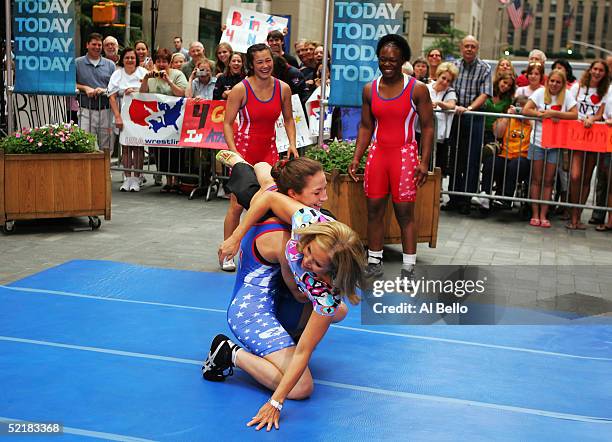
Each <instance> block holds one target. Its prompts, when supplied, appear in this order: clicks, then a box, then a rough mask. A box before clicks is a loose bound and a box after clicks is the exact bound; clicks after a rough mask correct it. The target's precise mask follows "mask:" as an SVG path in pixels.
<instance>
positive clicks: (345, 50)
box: [333, 43, 376, 61]
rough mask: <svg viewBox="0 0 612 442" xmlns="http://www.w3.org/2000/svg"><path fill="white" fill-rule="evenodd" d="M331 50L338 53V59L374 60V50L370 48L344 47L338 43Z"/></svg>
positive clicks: (359, 46) (360, 46)
mask: <svg viewBox="0 0 612 442" xmlns="http://www.w3.org/2000/svg"><path fill="white" fill-rule="evenodd" d="M333 48H334V49H336V50H337V51H338V54H339V57H340V58H342V59H345V60H349V61H354V60H363V61H371V60H376V49H374V48H373V47H372V46H363V45H345V44H341V43H338V44H334V45H333Z"/></svg>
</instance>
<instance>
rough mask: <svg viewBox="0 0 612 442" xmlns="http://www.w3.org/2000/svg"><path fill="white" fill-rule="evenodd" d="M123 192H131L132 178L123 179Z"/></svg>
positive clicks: (121, 188)
mask: <svg viewBox="0 0 612 442" xmlns="http://www.w3.org/2000/svg"><path fill="white" fill-rule="evenodd" d="M119 190H120V191H121V192H127V191H129V190H130V177H125V178H124V179H123V184H122V185H121V187H120V188H119Z"/></svg>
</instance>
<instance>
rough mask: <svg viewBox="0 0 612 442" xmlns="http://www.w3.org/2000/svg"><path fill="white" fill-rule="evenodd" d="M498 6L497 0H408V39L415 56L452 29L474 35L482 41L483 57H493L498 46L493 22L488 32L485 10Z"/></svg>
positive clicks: (405, 34)
mask: <svg viewBox="0 0 612 442" xmlns="http://www.w3.org/2000/svg"><path fill="white" fill-rule="evenodd" d="M496 4H499V2H498V1H496V0H469V1H466V0H451V1H444V0H425V1H421V0H404V36H405V37H406V39H407V40H408V43H409V44H410V48H411V49H412V52H413V57H416V56H419V55H421V54H422V53H423V52H424V51H425V50H426V49H427V48H428V47H430V46H431V45H432V43H433V42H434V41H435V40H436V39H437V38H440V37H444V35H445V33H444V31H443V29H444V28H445V27H452V28H456V29H459V30H461V31H463V32H465V33H466V34H471V35H474V36H475V37H476V38H477V39H478V40H479V41H480V48H481V57H483V58H490V56H491V55H492V54H493V50H494V49H495V46H496V43H495V41H494V38H493V37H494V35H492V34H494V33H492V32H490V30H491V27H490V24H491V23H490V22H488V24H487V29H485V21H484V18H485V17H486V14H485V10H486V11H489V10H491V9H493V10H495V9H496ZM494 16H495V15H494Z"/></svg>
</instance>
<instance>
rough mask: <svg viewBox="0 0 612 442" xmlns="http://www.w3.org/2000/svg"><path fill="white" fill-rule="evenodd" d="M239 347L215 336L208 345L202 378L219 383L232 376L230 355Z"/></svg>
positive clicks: (232, 368)
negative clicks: (208, 350)
mask: <svg viewBox="0 0 612 442" xmlns="http://www.w3.org/2000/svg"><path fill="white" fill-rule="evenodd" d="M240 348H241V347H240V346H238V345H236V344H234V343H233V342H232V341H231V339H230V338H228V337H227V336H225V335H217V336H215V339H213V341H212V344H211V345H210V352H209V353H208V356H207V357H206V360H205V361H204V365H202V376H203V377H204V379H206V380H207V381H214V382H220V381H224V380H225V378H226V377H228V376H231V375H233V374H234V364H232V355H233V354H234V353H236V352H237V351H238V350H240Z"/></svg>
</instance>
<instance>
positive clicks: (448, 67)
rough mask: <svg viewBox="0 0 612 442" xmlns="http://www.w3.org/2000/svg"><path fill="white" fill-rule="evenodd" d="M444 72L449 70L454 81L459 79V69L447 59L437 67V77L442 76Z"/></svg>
mask: <svg viewBox="0 0 612 442" xmlns="http://www.w3.org/2000/svg"><path fill="white" fill-rule="evenodd" d="M444 72H448V73H449V74H451V75H452V76H453V81H455V80H456V79H457V75H459V69H458V68H457V66H455V65H454V64H453V63H449V62H448V61H445V62H444V63H440V65H439V66H438V69H436V77H440V75H442V74H443V73H444Z"/></svg>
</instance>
